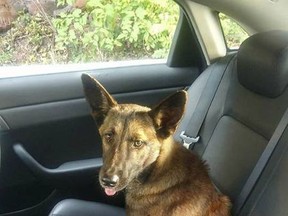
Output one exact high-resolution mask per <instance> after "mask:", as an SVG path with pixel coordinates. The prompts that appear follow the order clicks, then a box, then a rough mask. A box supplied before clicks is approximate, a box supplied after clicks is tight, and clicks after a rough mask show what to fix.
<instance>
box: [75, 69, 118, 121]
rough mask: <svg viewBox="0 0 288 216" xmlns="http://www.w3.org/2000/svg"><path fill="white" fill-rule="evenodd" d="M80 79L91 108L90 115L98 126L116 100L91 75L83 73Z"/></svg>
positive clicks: (115, 103)
mask: <svg viewBox="0 0 288 216" xmlns="http://www.w3.org/2000/svg"><path fill="white" fill-rule="evenodd" d="M81 79H82V84H83V88H84V93H85V96H86V100H87V101H88V103H89V105H90V107H91V109H92V116H93V118H94V120H95V121H96V123H97V126H98V127H99V126H100V125H101V124H102V123H103V121H104V118H105V117H106V115H107V113H108V112H109V110H110V109H111V108H112V107H114V106H116V105H117V102H116V101H115V100H114V99H113V97H112V96H111V95H110V94H109V93H108V92H107V90H106V89H105V88H104V87H103V86H102V85H101V84H100V83H99V82H98V81H97V80H96V79H95V78H93V77H92V76H90V75H88V74H85V73H83V74H82V76H81Z"/></svg>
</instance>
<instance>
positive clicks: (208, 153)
mask: <svg viewBox="0 0 288 216" xmlns="http://www.w3.org/2000/svg"><path fill="white" fill-rule="evenodd" d="M210 73H211V70H210V69H209V68H208V69H206V70H205V71H204V72H203V73H202V74H201V75H200V76H199V78H198V79H197V80H196V81H195V82H194V83H193V85H192V86H191V87H190V89H189V90H188V93H189V101H188V105H187V109H186V110H187V111H186V113H185V115H184V118H183V121H182V123H181V125H180V126H179V128H178V130H177V133H176V136H175V137H176V138H178V136H177V134H179V133H180V132H181V131H183V130H185V127H186V125H187V124H188V123H189V124H193V122H189V120H190V117H191V115H192V113H193V111H194V108H195V101H197V100H198V99H199V97H200V95H201V94H202V92H203V91H205V88H206V87H205V84H206V81H207V79H208V77H209V74H210ZM287 84H288V32H284V31H271V32H266V33H260V34H256V35H254V36H252V37H250V38H248V39H247V40H246V41H245V42H244V43H243V44H242V45H241V47H240V50H239V52H238V54H237V55H236V56H235V58H234V59H232V61H231V62H230V63H229V65H228V66H227V69H226V71H225V73H224V75H223V78H222V80H221V83H220V85H219V87H218V89H217V92H216V94H215V96H214V99H213V101H212V103H211V106H210V108H209V111H208V113H207V116H206V118H205V121H204V123H203V125H202V128H201V131H200V136H201V140H200V142H199V143H198V144H196V146H195V149H194V151H196V152H197V153H198V154H199V155H201V156H202V158H203V159H205V160H206V161H207V162H208V164H209V166H210V170H211V171H210V174H211V177H212V179H213V181H214V183H215V185H216V186H217V187H218V188H219V189H220V190H221V191H222V192H223V193H225V194H227V195H229V196H230V197H231V199H232V202H233V201H234V200H235V199H236V198H237V196H238V195H239V193H240V191H241V189H242V187H243V185H244V184H245V182H246V180H247V178H248V177H249V174H250V173H251V171H252V169H253V168H254V166H255V164H256V162H257V160H258V159H259V157H260V155H261V153H262V152H263V150H264V149H265V147H266V145H267V143H268V141H269V139H270V138H271V136H272V134H273V132H274V130H275V128H276V126H277V124H278V122H279V120H280V119H281V117H282V115H283V113H284V112H285V110H286V108H287V107H288V90H287V88H286V87H287ZM286 137H287V136H286ZM286 141H288V140H286ZM287 178H288V175H287ZM287 188H288V187H287ZM286 194H287V193H286ZM285 196H286V198H287V196H288V195H285ZM71 203H74V204H75V205H74V206H73V205H71ZM86 205H88V206H89V208H86V207H85V206H86ZM69 208H70V209H69ZM286 208H287V211H288V207H286V205H283V206H282V209H286ZM80 209H82V211H81V210H80ZM86 209H89V210H87V211H88V212H86ZM275 209H276V208H275ZM90 210H91V212H92V211H94V212H95V214H93V215H102V214H100V213H101V212H102V211H103V213H104V211H111V212H109V213H107V214H106V215H122V214H123V215H124V211H123V210H122V209H119V208H115V207H111V206H107V205H103V204H98V203H93V204H92V203H90V202H89V203H88V202H87V203H86V202H83V201H76V200H66V201H63V202H62V203H59V204H58V205H57V206H56V207H55V208H54V210H53V211H52V213H51V215H54V216H56V215H59V216H60V215H62V216H66V215H67V216H68V215H70V216H73V215H82V216H86V215H87V216H89V215H91V214H90ZM71 211H74V212H77V213H78V214H72V213H70V212H71ZM79 212H81V214H80V213H79ZM98 213H99V214H98ZM255 215H257V214H255ZM261 215H262V214H261ZM271 215H274V214H271ZM277 215H281V214H277ZM282 215H283V214H282ZM285 215H287V214H285Z"/></svg>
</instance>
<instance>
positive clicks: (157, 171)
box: [136, 136, 178, 185]
mask: <svg viewBox="0 0 288 216" xmlns="http://www.w3.org/2000/svg"><path fill="white" fill-rule="evenodd" d="M176 145H178V143H176V142H175V141H174V139H173V137H172V136H171V137H169V138H168V139H165V140H163V141H162V145H161V149H160V152H159V156H158V157H157V159H156V161H155V162H154V163H152V164H151V165H149V166H148V167H146V168H145V169H144V170H143V172H141V173H140V175H138V177H137V179H136V181H137V182H138V183H140V184H142V185H144V184H146V183H148V182H150V181H155V179H157V176H161V175H163V173H164V172H166V171H167V167H169V166H168V164H169V163H170V160H171V158H172V154H173V149H174V148H175V147H177V146H176ZM152 174H153V175H152Z"/></svg>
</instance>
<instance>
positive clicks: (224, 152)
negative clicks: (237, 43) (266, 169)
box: [177, 31, 288, 202]
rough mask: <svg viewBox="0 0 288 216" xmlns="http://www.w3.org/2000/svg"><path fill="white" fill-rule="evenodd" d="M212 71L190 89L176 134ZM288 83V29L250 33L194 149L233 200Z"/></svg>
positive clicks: (282, 106)
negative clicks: (184, 112)
mask: <svg viewBox="0 0 288 216" xmlns="http://www.w3.org/2000/svg"><path fill="white" fill-rule="evenodd" d="M210 72H211V70H206V71H204V72H203V73H202V74H201V76H200V77H199V78H198V79H197V80H196V81H195V83H193V85H192V86H191V87H190V89H189V90H188V92H189V100H188V104H187V111H186V114H185V116H184V118H183V121H182V124H181V125H180V126H179V128H178V130H177V131H178V132H177V133H179V132H180V131H182V130H185V127H186V124H187V123H188V122H187V121H189V119H190V116H191V112H193V107H194V103H193V102H194V100H198V99H199V96H200V95H201V94H202V92H203V91H205V89H206V88H204V86H205V83H206V80H207V78H208V77H209V73H210ZM287 84H288V32H284V31H271V32H265V33H260V34H256V35H253V36H251V37H250V38H248V39H247V40H246V41H245V42H244V43H243V44H242V45H241V47H240V49H239V52H238V53H237V55H236V56H235V58H234V59H233V60H232V61H231V62H230V63H229V65H228V68H227V70H226V72H225V74H224V76H223V78H222V80H221V83H220V85H219V87H218V89H217V92H216V94H215V97H214V99H213V101H212V103H211V106H210V108H209V111H208V113H207V116H206V118H205V121H204V123H203V125H202V128H201V131H200V136H201V139H200V142H199V143H198V144H196V146H195V148H194V151H196V152H197V153H198V154H199V155H201V156H202V158H203V159H204V160H206V161H207V163H208V164H209V167H210V175H211V177H212V179H213V180H214V183H215V185H216V186H217V187H218V188H219V189H220V190H221V191H222V192H223V193H225V194H227V195H229V196H230V198H231V199H232V202H233V201H234V200H235V199H236V197H237V196H238V195H239V193H240V191H241V189H242V187H243V185H244V184H245V182H246V180H247V178H248V177H249V175H250V173H251V171H252V170H253V168H254V166H255V164H256V162H257V160H258V159H259V157H260V155H261V153H262V152H263V150H264V149H265V147H266V145H267V143H268V141H269V139H270V138H271V136H272V134H273V132H274V130H275V128H276V126H277V124H278V122H279V120H280V119H281V117H282V115H283V113H284V112H285V110H286V108H287V106H288V90H287V88H286V87H287ZM189 124H193V122H189Z"/></svg>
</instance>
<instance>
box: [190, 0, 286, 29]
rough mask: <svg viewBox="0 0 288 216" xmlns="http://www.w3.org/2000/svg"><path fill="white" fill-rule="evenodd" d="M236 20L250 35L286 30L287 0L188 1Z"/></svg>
mask: <svg viewBox="0 0 288 216" xmlns="http://www.w3.org/2000/svg"><path fill="white" fill-rule="evenodd" d="M190 1H194V2H196V3H199V4H202V5H206V6H208V7H210V8H212V9H213V10H216V11H219V12H222V13H224V14H226V15H228V16H230V17H232V18H233V19H235V20H237V21H238V22H239V23H240V24H242V25H243V27H244V28H245V29H247V30H249V31H250V32H251V31H252V32H251V33H253V31H254V32H262V31H269V30H274V29H282V30H288V1H287V0H190Z"/></svg>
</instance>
